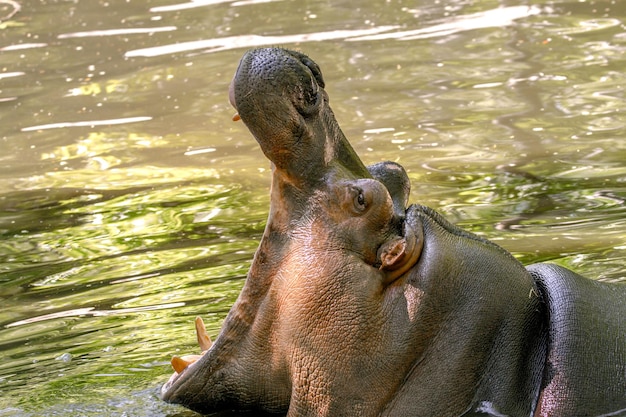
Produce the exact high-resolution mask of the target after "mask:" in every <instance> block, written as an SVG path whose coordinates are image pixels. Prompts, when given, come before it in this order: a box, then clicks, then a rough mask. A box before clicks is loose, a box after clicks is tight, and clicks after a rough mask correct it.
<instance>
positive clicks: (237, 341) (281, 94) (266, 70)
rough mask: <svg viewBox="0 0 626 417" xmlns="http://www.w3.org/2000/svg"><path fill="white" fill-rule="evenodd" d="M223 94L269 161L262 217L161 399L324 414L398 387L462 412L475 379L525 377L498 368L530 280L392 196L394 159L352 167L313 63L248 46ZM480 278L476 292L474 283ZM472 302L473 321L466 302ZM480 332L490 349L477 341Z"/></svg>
mask: <svg viewBox="0 0 626 417" xmlns="http://www.w3.org/2000/svg"><path fill="white" fill-rule="evenodd" d="M230 101H231V103H232V104H233V106H234V107H235V108H236V109H237V111H238V113H239V116H238V117H240V118H241V120H243V122H244V123H245V125H246V126H247V127H248V128H249V130H250V131H251V132H252V134H253V135H254V137H255V138H256V140H257V141H258V142H259V144H260V146H261V149H262V150H263V153H264V154H265V156H266V157H267V158H268V159H269V160H270V161H271V162H272V187H271V203H270V213H269V218H268V221H267V226H266V229H265V232H264V234H263V237H262V239H261V242H260V245H259V248H258V250H257V252H256V254H255V257H254V261H253V263H252V266H251V268H250V271H249V273H248V277H247V279H246V282H245V284H244V287H243V289H242V291H241V293H240V295H239V298H238V299H237V301H236V302H235V304H234V305H233V307H232V309H231V310H230V312H229V314H228V316H227V317H226V319H225V321H224V324H223V327H222V329H221V332H220V334H219V336H218V337H217V339H216V340H215V342H214V343H213V344H212V345H211V346H210V347H209V344H208V343H205V344H204V347H205V348H207V350H206V352H205V353H204V354H203V355H202V356H201V357H200V358H199V359H197V358H194V359H193V360H188V361H182V365H181V364H180V363H181V362H180V360H178V363H179V364H178V366H176V369H177V370H178V371H179V372H177V373H176V374H174V375H173V376H172V378H170V380H169V381H168V382H167V383H166V384H165V386H164V387H163V390H162V394H163V398H164V399H165V400H166V401H169V402H174V403H180V404H183V405H185V406H187V407H189V408H191V409H194V410H197V411H201V412H214V411H220V410H231V409H237V410H245V409H258V410H263V411H266V412H282V413H288V414H289V415H293V416H295V415H298V416H300V415H318V416H322V415H328V416H336V415H380V414H381V413H383V412H387V413H393V411H394V410H395V411H396V412H397V411H398V410H403V409H406V407H407V402H408V400H407V399H409V398H410V399H411V402H413V400H415V399H417V403H418V404H419V407H422V408H419V409H423V410H428V413H429V414H432V412H433V411H434V412H435V414H433V415H437V413H436V410H442V413H441V414H438V415H444V413H443V411H445V410H448V411H450V410H452V411H459V414H460V413H461V412H462V411H463V410H466V409H468V407H470V406H471V404H472V401H473V398H474V395H475V393H476V390H480V389H481V388H480V387H483V386H484V387H485V388H482V390H483V391H485V392H487V393H488V395H487V396H486V397H485V398H492V399H493V401H496V400H497V398H500V397H502V396H503V395H504V394H503V393H505V392H507V393H508V392H510V391H514V390H517V389H519V388H520V386H525V384H526V383H527V382H528V380H529V379H530V375H529V373H530V371H528V372H526V371H523V372H521V373H520V372H513V371H511V368H514V370H515V371H519V369H522V368H524V367H525V366H526V361H527V359H528V358H529V357H532V356H533V355H536V352H537V346H538V344H537V343H535V342H528V341H526V340H524V341H520V340H519V338H518V336H519V334H520V333H523V329H525V328H526V327H527V326H529V325H532V324H533V323H534V320H535V313H536V311H537V301H536V297H535V296H534V295H533V294H534V293H533V291H534V284H533V281H532V279H531V278H530V277H529V275H528V273H527V272H526V271H525V270H524V268H523V267H522V266H521V265H520V264H519V263H517V262H516V261H515V260H514V259H513V257H512V256H511V255H509V254H508V253H507V252H505V251H504V250H502V249H500V248H499V247H497V246H496V245H494V244H492V243H490V242H487V241H485V240H483V239H480V238H478V237H476V236H474V235H471V234H469V233H466V232H463V231H461V230H459V229H457V228H455V227H454V226H452V225H450V224H449V223H447V222H446V221H444V220H443V219H442V218H441V217H440V216H438V215H437V214H436V213H435V212H434V211H432V210H430V209H427V208H425V207H422V206H417V205H413V206H410V207H408V208H407V203H408V196H409V180H408V177H407V175H406V173H405V171H404V169H403V168H402V167H401V166H400V165H398V164H395V163H391V162H383V163H378V164H376V165H373V166H371V167H369V168H366V167H365V166H364V165H363V163H362V162H361V161H360V159H359V158H358V156H357V155H356V154H355V152H354V151H353V149H352V148H351V146H350V144H349V143H348V141H347V140H346V138H345V136H344V135H343V133H342V132H341V130H340V128H339V126H338V124H337V122H336V120H335V117H334V115H333V112H332V111H331V109H330V107H329V100H328V95H327V93H326V92H325V90H324V79H323V77H322V73H321V71H320V69H319V67H318V66H317V65H316V64H315V63H314V62H313V61H312V60H310V59H309V58H308V57H307V56H305V55H303V54H301V53H298V52H294V51H288V50H284V49H280V48H268V49H257V50H252V51H250V52H247V53H246V54H245V56H244V57H243V58H242V60H241V63H240V65H239V68H238V69H237V72H236V74H235V77H234V79H233V81H232V84H231V87H230ZM238 117H237V118H238ZM494 275H495V276H496V279H494ZM509 277H519V279H517V278H514V279H508V278H509ZM487 280H491V281H490V282H491V284H489V285H490V292H489V294H488V297H489V299H488V300H486V299H485V298H484V297H485V294H484V292H481V293H478V292H477V291H476V290H475V288H476V287H478V286H484V285H485V282H486V281H487ZM477 294H480V295H477ZM477 305H478V306H484V307H480V308H484V309H486V310H488V311H489V314H488V315H487V316H488V317H487V318H484V317H483V318H481V319H480V320H478V319H474V318H473V317H472V316H471V315H469V314H467V312H468V311H469V306H472V308H476V306H477ZM514 311H515V312H520V311H522V312H523V315H519V314H512V312H514ZM470 327H471V328H472V329H473V331H472V332H471V334H470V332H469V331H468V330H467V328H470ZM444 329H445V331H444ZM476 329H479V331H478V332H476ZM480 329H504V330H505V331H503V332H500V333H499V336H492V335H491V333H490V332H488V331H486V330H485V331H482V330H480ZM200 333H202V331H200ZM202 337H203V336H202V334H200V339H202ZM494 338H498V343H496V347H495V348H494V349H493V350H491V351H490V352H489V353H488V354H479V353H477V352H478V349H477V346H479V345H480V346H482V344H484V343H489V342H492V341H493V340H492V339H494ZM522 345H523V348H524V354H523V355H522V358H519V359H516V361H515V362H514V363H513V364H512V365H511V364H510V363H508V362H507V366H504V364H503V362H502V361H503V360H505V359H504V357H505V355H498V354H497V353H498V352H499V351H500V350H506V349H521V347H522ZM437 358H439V359H442V358H443V359H444V362H445V365H444V366H442V367H441V366H436V365H435V364H437V363H439V362H438V361H437ZM195 359H197V361H195V362H194V360H195ZM507 361H508V359H507ZM486 368H488V369H489V372H488V373H487V375H485V373H484V372H482V371H481V370H484V369H486ZM494 374H498V375H499V376H501V377H502V378H503V379H504V380H505V381H507V382H506V383H505V384H504V385H502V386H499V388H498V389H497V390H496V389H493V388H492V387H490V386H489V387H487V382H486V381H489V379H490V375H494ZM520 375H521V376H520ZM450 376H452V378H450ZM481 381H482V382H481ZM468 385H469V386H471V389H466V388H464V387H466V386H468ZM441 393H444V394H441ZM442 395H443V397H442ZM533 395H535V396H536V392H531V393H523V391H522V393H520V394H516V396H517V397H524V398H526V397H532V396H533ZM450 398H453V399H454V400H450ZM481 398H483V397H481ZM442 404H444V405H445V407H444V408H441V407H443V406H442ZM411 410H416V408H415V407H413V408H411Z"/></svg>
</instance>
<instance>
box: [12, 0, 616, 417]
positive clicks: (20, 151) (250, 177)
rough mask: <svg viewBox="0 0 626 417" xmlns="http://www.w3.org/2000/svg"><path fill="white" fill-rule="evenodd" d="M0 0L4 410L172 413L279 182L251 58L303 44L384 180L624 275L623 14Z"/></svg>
mask: <svg viewBox="0 0 626 417" xmlns="http://www.w3.org/2000/svg"><path fill="white" fill-rule="evenodd" d="M12 3H13V2H10V1H0V6H1V7H0V39H1V40H2V41H1V43H0V61H1V65H0V106H1V107H2V108H3V111H2V112H0V121H1V123H0V141H1V142H0V143H1V146H2V152H0V161H1V162H2V164H0V234H1V236H2V240H0V297H1V298H2V306H3V308H2V309H1V310H0V326H1V327H0V351H1V352H2V357H3V358H4V360H3V361H2V363H0V415H2V416H4V415H32V416H38V415H42V414H43V415H58V416H65V415H82V416H101V415H132V416H141V415H145V416H148V415H149V416H153V415H163V416H164V415H170V416H174V415H179V416H183V415H193V413H190V412H186V411H183V410H181V409H179V408H177V407H173V406H169V405H167V404H163V403H162V402H160V401H159V400H158V396H157V391H158V387H159V385H160V384H161V383H163V382H164V381H165V380H166V379H167V377H168V376H169V374H170V372H171V370H170V367H169V358H170V357H171V356H172V355H173V354H176V353H177V352H185V353H187V352H192V351H194V350H196V349H197V347H196V346H194V345H195V340H194V333H193V319H194V317H195V316H196V315H202V316H203V317H204V318H205V322H206V323H207V329H208V332H209V334H211V335H215V334H216V333H217V332H218V330H219V326H220V323H221V320H222V319H223V317H224V316H225V314H226V312H227V311H228V309H229V307H230V305H231V304H232V303H233V301H234V299H235V298H236V296H237V294H238V291H239V289H240V288H241V286H242V284H243V279H244V278H245V275H246V272H247V268H248V265H249V264H250V261H251V258H252V255H253V253H254V251H255V249H256V245H257V243H258V239H259V237H260V236H261V234H262V231H263V227H264V224H265V218H266V215H267V208H268V204H269V201H268V192H269V169H268V163H267V161H266V160H265V159H264V158H263V157H262V154H261V152H260V150H259V149H258V146H257V145H256V143H255V142H254V141H253V140H252V138H251V137H250V135H249V133H248V132H247V131H246V130H245V127H244V126H243V125H242V124H241V123H239V124H235V123H232V122H231V121H230V120H231V117H232V114H233V110H232V109H231V108H230V106H229V104H228V99H227V88H228V83H229V82H230V79H231V77H232V74H233V73H234V71H235V68H236V66H237V63H238V61H239V58H240V56H241V55H242V53H243V50H244V49H245V48H248V47H251V46H260V45H267V44H283V45H285V46H289V47H292V48H300V49H302V50H303V51H304V52H306V53H308V54H309V55H310V56H311V57H312V58H313V59H315V60H316V61H317V62H318V63H319V64H320V65H321V67H322V70H323V71H324V74H325V78H326V81H327V86H328V91H329V94H330V97H331V104H332V106H333V109H334V111H335V113H336V115H337V118H338V120H339V121H340V123H341V124H342V127H343V129H344V131H345V133H346V135H347V136H348V138H349V139H350V140H351V142H352V143H353V145H354V147H355V149H356V150H357V152H359V154H360V155H361V156H362V158H363V160H364V162H366V163H368V164H370V163H375V162H378V161H380V160H395V161H398V162H400V163H401V164H403V165H404V166H405V167H406V168H407V170H408V171H409V175H410V177H411V180H412V184H413V191H412V199H411V200H412V201H416V202H417V201H419V202H420V203H422V204H426V205H429V206H432V207H434V208H436V209H437V210H439V211H441V212H442V213H443V214H444V215H445V216H446V217H448V218H449V219H451V220H452V221H454V222H456V223H458V224H460V225H462V226H463V227H466V228H468V229H470V230H472V231H474V232H476V233H479V234H481V235H483V236H486V237H488V238H490V239H492V240H495V241H496V242H498V243H499V244H501V245H502V246H504V247H505V248H507V249H509V250H510V251H512V252H513V253H514V255H515V256H517V257H518V258H519V259H520V260H522V261H523V262H525V263H530V262H536V261H545V260H550V261H554V262H558V263H560V264H563V265H565V266H568V267H570V268H572V269H575V270H577V271H579V272H581V273H583V274H585V275H588V276H590V277H593V278H599V279H604V280H621V279H623V277H624V272H623V271H624V264H625V263H626V262H625V255H624V253H626V252H625V249H626V208H625V204H624V202H625V199H626V165H625V164H624V161H626V142H624V140H623V138H624V136H626V135H625V134H626V119H625V117H624V116H623V113H624V110H623V109H624V107H625V106H624V104H625V99H624V91H623V85H624V84H625V81H626V80H625V76H624V73H623V68H624V64H625V63H624V58H623V57H624V49H625V48H626V32H624V30H623V25H624V20H625V19H626V15H625V14H624V11H623V10H622V9H621V8H619V7H618V6H614V5H610V4H608V3H607V4H604V5H603V7H602V8H601V7H596V6H595V5H591V4H588V3H585V2H573V3H556V4H552V3H551V4H550V5H549V7H548V6H542V5H537V6H532V7H526V6H523V7H522V6H501V5H500V4H499V3H497V2H492V1H484V2H480V3H478V4H475V3H468V2H456V1H444V2H439V3H435V4H433V3H431V2H423V3H424V4H411V5H408V4H405V3H403V2H397V1H391V2H373V1H369V2H362V3H360V7H358V8H355V7H354V4H353V3H352V2H347V1H333V2H330V1H310V2H299V1H295V0H281V1H278V0H277V1H266V0H265V1H225V0H220V1H193V2H184V1H180V2H175V1H172V0H169V1H165V0H163V1H144V2H122V1H119V2H117V1H113V2H101V3H94V2H86V1H82V2H81V1H78V2H65V3H61V4H57V3H54V4H52V3H48V2H38V1H34V0H24V1H21V2H19V3H20V5H21V10H20V11H19V13H15V14H13V13H14V8H13V6H12Z"/></svg>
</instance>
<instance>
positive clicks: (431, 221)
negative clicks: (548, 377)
mask: <svg viewBox="0 0 626 417" xmlns="http://www.w3.org/2000/svg"><path fill="white" fill-rule="evenodd" d="M430 214H431V213H428V214H425V215H424V217H423V219H422V220H423V223H424V235H425V242H424V249H423V253H422V259H421V260H420V262H419V265H418V267H417V269H416V270H415V271H412V272H411V274H412V275H411V277H410V281H412V282H411V284H412V285H414V286H416V287H419V288H420V289H421V290H422V291H423V292H424V294H425V298H424V301H423V304H422V306H421V307H420V308H421V309H422V311H423V313H422V317H423V318H421V319H420V320H421V321H424V320H431V321H432V319H431V317H438V318H439V322H438V323H436V324H434V323H432V322H431V323H430V325H431V328H430V331H432V332H434V333H436V336H434V337H433V338H432V339H431V342H430V343H429V345H428V346H426V347H425V348H424V352H423V353H422V354H421V355H420V356H419V358H417V360H416V361H415V363H414V365H413V368H412V370H411V372H410V373H409V375H408V376H407V378H406V380H405V383H404V385H403V388H402V389H401V390H400V392H399V393H398V395H397V396H396V397H395V398H394V400H393V401H392V402H391V403H390V404H389V406H388V407H387V409H386V411H385V413H384V414H383V415H390V416H392V415H402V413H403V410H414V409H415V404H416V403H419V404H423V410H422V414H424V415H441V416H445V415H455V416H456V415H463V414H465V413H468V414H472V413H481V412H483V413H485V414H487V415H490V413H491V414H493V415H499V414H500V415H531V411H532V410H533V409H534V407H535V404H536V402H537V398H538V389H539V385H540V379H541V370H542V367H543V363H544V358H545V352H546V340H545V331H543V329H542V326H543V319H544V314H543V312H542V306H541V301H540V299H539V297H538V296H537V293H536V289H535V285H534V282H533V279H532V277H531V276H530V274H529V273H528V272H527V271H526V270H525V269H524V267H523V266H522V265H521V264H519V263H518V262H517V261H515V262H511V260H512V258H511V256H510V255H509V254H508V253H506V252H505V251H504V250H502V249H501V248H500V247H498V246H497V245H495V244H493V243H491V242H487V241H485V240H484V239H481V238H479V237H477V236H474V235H472V234H470V233H468V232H465V231H460V229H458V228H456V227H455V226H453V225H451V224H449V223H448V222H446V221H445V220H443V219H442V218H440V217H435V216H434V215H433V216H432V217H431V216H430ZM457 231H459V233H457ZM461 259H462V260H463V261H464V262H463V263H459V262H458V260H461ZM487 290H488V292H487ZM485 346H491V348H490V349H488V350H485V349H484V347H485ZM511 358H515V359H514V361H513V362H512V361H511ZM423 381H428V382H427V383H424V382H423ZM418 414H419V415H422V414H420V413H418Z"/></svg>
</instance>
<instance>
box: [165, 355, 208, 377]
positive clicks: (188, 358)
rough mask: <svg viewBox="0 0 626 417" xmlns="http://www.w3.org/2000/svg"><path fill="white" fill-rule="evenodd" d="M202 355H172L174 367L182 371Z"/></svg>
mask: <svg viewBox="0 0 626 417" xmlns="http://www.w3.org/2000/svg"><path fill="white" fill-rule="evenodd" d="M201 357H202V355H185V356H172V368H174V370H175V371H176V372H177V373H181V372H182V371H183V370H184V369H185V368H186V367H188V366H189V365H191V364H192V363H194V362H195V361H197V360H198V359H200V358H201Z"/></svg>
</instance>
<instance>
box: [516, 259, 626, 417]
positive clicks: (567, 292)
mask: <svg viewBox="0 0 626 417" xmlns="http://www.w3.org/2000/svg"><path fill="white" fill-rule="evenodd" d="M527 269H528V271H529V272H530V273H531V275H532V276H533V277H534V279H535V280H536V282H537V286H538V288H539V290H540V291H541V293H542V297H543V299H544V301H545V303H546V307H547V311H548V317H549V326H548V344H549V346H548V355H547V361H546V367H545V369H544V376H543V382H542V390H541V396H540V398H539V404H538V406H537V410H536V411H537V412H536V415H541V416H575V415H594V416H599V415H606V416H608V415H610V416H616V415H624V414H626V285H620V284H609V283H603V282H598V281H594V280H591V279H587V278H584V277H582V276H580V275H578V274H576V273H574V272H572V271H570V270H568V269H565V268H562V267H560V266H557V265H552V264H535V265H530V266H529V267H528V268H527Z"/></svg>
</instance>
